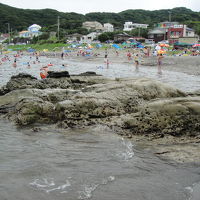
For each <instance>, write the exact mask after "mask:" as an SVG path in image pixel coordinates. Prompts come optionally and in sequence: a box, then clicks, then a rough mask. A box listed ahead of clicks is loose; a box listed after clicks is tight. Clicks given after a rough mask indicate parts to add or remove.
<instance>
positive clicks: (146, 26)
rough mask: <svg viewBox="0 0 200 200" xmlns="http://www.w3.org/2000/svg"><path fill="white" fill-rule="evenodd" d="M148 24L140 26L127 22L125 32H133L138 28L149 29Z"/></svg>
mask: <svg viewBox="0 0 200 200" xmlns="http://www.w3.org/2000/svg"><path fill="white" fill-rule="evenodd" d="M148 26H149V25H148V24H138V23H133V22H125V24H124V29H123V31H132V30H133V29H136V28H145V29H146V28H148Z"/></svg>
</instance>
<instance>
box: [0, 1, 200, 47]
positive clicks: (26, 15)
mask: <svg viewBox="0 0 200 200" xmlns="http://www.w3.org/2000/svg"><path fill="white" fill-rule="evenodd" d="M169 12H170V13H171V20H172V21H178V22H180V23H184V24H187V25H188V27H190V28H194V29H195V31H196V33H197V34H199V35H200V21H199V20H200V12H194V11H192V10H190V9H187V8H184V7H179V8H173V9H163V10H155V11H149V10H141V9H137V10H131V9H130V10H126V11H123V12H119V13H107V12H102V13H100V12H93V13H88V14H86V15H83V14H78V13H74V12H71V13H63V12H58V11H56V10H52V9H41V10H31V9H19V8H14V7H10V6H7V5H4V4H1V3H0V33H7V32H8V23H9V25H10V27H11V30H12V31H11V32H12V35H16V34H17V32H19V31H22V30H26V29H27V28H28V27H29V26H30V25H32V24H34V23H36V24H39V25H40V26H42V30H41V31H42V32H43V34H42V35H40V36H39V37H34V38H33V39H32V41H31V43H33V44H36V43H37V44H41V45H45V44H46V43H51V44H52V46H53V45H54V44H57V43H65V41H66V38H65V36H66V35H68V34H73V33H80V34H88V33H89V32H88V30H87V29H84V28H82V23H83V22H85V21H98V22H100V23H102V24H103V23H111V24H113V25H114V27H115V30H122V29H123V24H124V22H126V21H132V22H135V23H145V24H149V28H153V26H154V24H156V23H159V22H162V21H168V19H169ZM58 16H59V17H60V32H59V38H60V39H59V40H57V38H58V37H57V35H54V36H51V35H50V32H55V33H56V32H57V19H58ZM121 32H122V31H121ZM147 32H148V29H135V30H133V31H131V32H128V34H130V35H132V36H142V37H147ZM115 33H120V32H119V31H118V32H115ZM113 39H114V33H103V34H101V35H100V36H99V40H100V41H101V42H105V41H107V40H113Z"/></svg>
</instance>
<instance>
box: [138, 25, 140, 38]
mask: <svg viewBox="0 0 200 200" xmlns="http://www.w3.org/2000/svg"><path fill="white" fill-rule="evenodd" d="M138 37H140V27H139V30H138Z"/></svg>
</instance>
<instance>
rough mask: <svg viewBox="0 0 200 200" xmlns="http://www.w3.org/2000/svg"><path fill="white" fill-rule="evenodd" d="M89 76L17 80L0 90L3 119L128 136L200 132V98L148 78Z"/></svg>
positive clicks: (0, 107) (22, 123) (18, 122)
mask: <svg viewBox="0 0 200 200" xmlns="http://www.w3.org/2000/svg"><path fill="white" fill-rule="evenodd" d="M89 74H90V75H89V76H86V74H84V75H83V76H82V75H76V76H70V77H63V78H48V79H45V80H37V79H35V78H34V77H30V76H27V77H25V78H24V77H23V78H22V77H21V76H17V77H13V78H12V79H11V80H10V81H9V82H8V83H7V85H6V86H4V87H3V88H2V89H1V91H3V92H2V93H1V96H0V113H2V114H6V116H7V117H9V118H10V119H11V120H14V121H15V122H16V123H17V124H19V125H28V124H33V123H57V124H58V125H59V126H62V127H64V128H67V127H77V126H89V125H92V124H106V125H107V126H110V127H115V128H116V129H118V130H120V131H123V132H129V134H130V133H131V134H152V133H157V134H171V135H180V134H185V133H187V134H189V133H190V132H192V133H195V134H198V133H199V132H200V130H199V129H200V127H199V124H200V97H198V96H193V97H189V96H187V95H186V94H185V93H183V92H181V91H179V90H177V89H174V88H171V87H170V86H168V85H165V84H162V83H160V82H157V81H154V80H151V79H147V78H140V79H137V78H132V79H130V78H129V79H116V80H112V79H107V78H104V77H102V76H97V75H96V74H94V76H92V73H89Z"/></svg>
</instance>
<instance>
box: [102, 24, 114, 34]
mask: <svg viewBox="0 0 200 200" xmlns="http://www.w3.org/2000/svg"><path fill="white" fill-rule="evenodd" d="M103 28H104V31H103V32H113V31H114V26H113V25H112V24H110V23H105V24H104V25H103Z"/></svg>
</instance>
